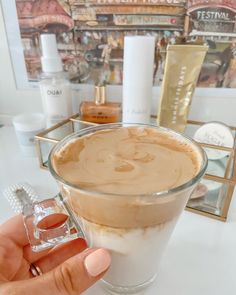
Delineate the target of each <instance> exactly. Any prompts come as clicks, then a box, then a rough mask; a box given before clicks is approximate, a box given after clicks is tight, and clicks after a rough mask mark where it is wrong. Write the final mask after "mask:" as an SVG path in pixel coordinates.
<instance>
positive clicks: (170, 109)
mask: <svg viewBox="0 0 236 295" xmlns="http://www.w3.org/2000/svg"><path fill="white" fill-rule="evenodd" d="M207 49H208V47H207V46H205V45H192V44H191V45H189V44H181V45H169V46H168V47H167V56H166V64H165V72H164V79H163V82H162V88H161V97H160V103H159V108H158V116H157V117H158V118H157V123H158V125H160V126H163V127H167V128H171V129H173V130H175V131H178V132H184V130H185V127H186V125H187V118H188V113H189V108H190V104H191V101H192V97H193V93H194V89H195V87H196V83H197V80H198V76H199V73H200V70H201V67H202V64H203V61H204V58H205V55H206V52H207Z"/></svg>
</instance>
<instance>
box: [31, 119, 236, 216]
mask: <svg viewBox="0 0 236 295" xmlns="http://www.w3.org/2000/svg"><path fill="white" fill-rule="evenodd" d="M151 120H155V121H156V117H155V116H151ZM70 122H71V124H72V130H73V132H74V130H75V124H76V123H82V124H84V125H88V127H89V126H96V125H98V124H97V123H91V122H87V121H84V120H80V117H79V114H76V115H73V116H72V117H70V118H68V119H66V120H64V121H62V122H60V123H58V124H56V125H54V126H52V127H50V128H48V129H46V130H44V131H43V132H40V133H39V134H37V135H36V136H35V144H36V150H37V155H38V159H39V165H40V167H41V168H43V169H47V163H46V162H47V160H46V161H44V155H43V152H42V149H41V143H42V142H48V143H50V144H56V143H57V142H59V141H60V140H59V139H56V138H51V137H47V134H48V133H50V132H52V131H54V130H56V129H59V128H61V127H63V126H64V125H66V124H68V123H70ZM187 123H188V125H195V126H201V125H203V124H205V123H206V122H201V121H193V120H188V122H187ZM229 128H230V129H231V130H232V131H234V133H235V134H236V127H234V126H229ZM82 129H83V128H82ZM235 134H234V137H235V140H234V146H233V147H232V148H228V147H222V146H217V145H213V144H205V143H199V144H200V145H201V146H202V147H207V148H212V149H217V150H222V151H227V152H229V153H230V155H229V159H228V160H227V163H226V167H225V173H224V176H217V175H212V174H208V173H206V174H205V176H204V179H206V180H211V181H215V182H220V183H223V184H225V185H226V189H227V191H226V194H225V196H224V199H223V206H222V208H221V211H220V213H219V214H215V213H211V212H209V210H208V211H207V210H203V209H199V208H194V207H192V206H190V205H189V204H187V206H186V210H187V211H190V212H193V213H197V214H200V215H203V216H207V217H210V218H214V219H217V220H220V221H226V219H227V215H228V211H229V206H230V202H231V200H232V196H233V191H234V187H235V184H236V135H235ZM230 174H231V175H230ZM218 198H219V194H218ZM190 200H191V199H190ZM202 206H203V205H202Z"/></svg>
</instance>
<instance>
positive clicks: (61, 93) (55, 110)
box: [39, 34, 72, 127]
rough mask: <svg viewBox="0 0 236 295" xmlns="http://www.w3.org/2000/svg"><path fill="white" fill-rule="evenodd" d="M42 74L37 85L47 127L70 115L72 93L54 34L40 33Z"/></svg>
mask: <svg viewBox="0 0 236 295" xmlns="http://www.w3.org/2000/svg"><path fill="white" fill-rule="evenodd" d="M41 46H42V57H41V64H42V74H41V77H40V82H39V87H40V92H41V96H42V102H43V109H44V113H45V115H46V120H47V127H51V126H52V125H55V124H57V123H59V122H60V121H62V120H64V119H67V118H68V117H70V116H71V115H72V93H71V85H70V81H69V79H68V76H67V73H66V72H64V71H63V68H62V62H61V58H60V55H59V53H58V49H57V43H56V36H55V35H54V34H43V35H41Z"/></svg>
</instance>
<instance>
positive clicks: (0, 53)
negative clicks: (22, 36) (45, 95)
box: [0, 7, 236, 125]
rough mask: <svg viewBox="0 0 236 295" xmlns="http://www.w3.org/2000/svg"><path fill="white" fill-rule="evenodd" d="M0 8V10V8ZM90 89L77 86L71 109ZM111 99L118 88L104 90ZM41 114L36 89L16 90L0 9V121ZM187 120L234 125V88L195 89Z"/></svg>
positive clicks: (116, 96)
mask: <svg viewBox="0 0 236 295" xmlns="http://www.w3.org/2000/svg"><path fill="white" fill-rule="evenodd" d="M0 8H1V7H0ZM158 96H159V89H156V88H155V89H153V101H152V113H153V114H155V113H156V109H157V105H158ZM92 97H93V88H92V87H86V86H80V91H79V99H78V94H77V93H76V97H75V100H76V101H75V102H74V109H75V111H77V110H78V104H79V101H80V100H82V99H91V98H92ZM108 97H109V98H110V99H111V100H121V97H122V89H121V87H119V86H118V87H117V86H116V87H114V86H113V87H110V88H108ZM33 111H42V104H41V99H40V94H39V91H38V90H37V89H34V90H32V89H31V90H24V91H23V90H17V89H16V86H15V81H14V75H13V70H12V65H11V59H10V54H9V51H8V44H7V37H6V32H5V27H4V19H3V14H2V10H1V9H0V122H2V121H5V122H6V120H7V119H9V118H10V117H11V116H13V115H15V114H18V113H22V112H33ZM190 118H191V119H194V120H200V121H211V120H218V121H223V122H225V123H226V124H230V125H236V89H197V91H196V92H195V96H194V99H193V102H192V106H191V110H190Z"/></svg>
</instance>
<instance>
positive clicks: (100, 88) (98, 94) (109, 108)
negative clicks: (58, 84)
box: [80, 84, 121, 124]
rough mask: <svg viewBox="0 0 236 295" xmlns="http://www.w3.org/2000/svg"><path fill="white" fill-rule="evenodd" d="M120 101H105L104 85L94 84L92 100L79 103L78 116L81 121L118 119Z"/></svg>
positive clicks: (112, 120)
mask: <svg viewBox="0 0 236 295" xmlns="http://www.w3.org/2000/svg"><path fill="white" fill-rule="evenodd" d="M120 117H121V103H118V102H106V86H105V85H103V84H102V85H96V86H95V96H94V102H92V101H84V102H82V103H81V104H80V118H81V120H83V121H87V122H93V123H98V124H106V123H116V122H119V121H120Z"/></svg>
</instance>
